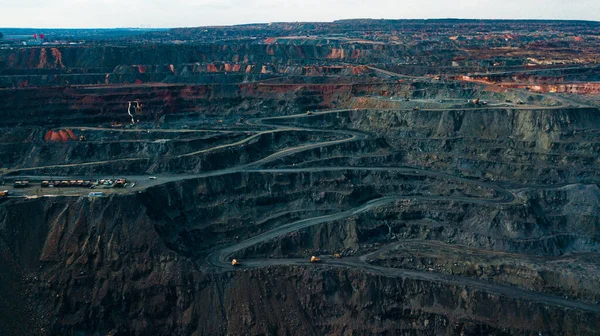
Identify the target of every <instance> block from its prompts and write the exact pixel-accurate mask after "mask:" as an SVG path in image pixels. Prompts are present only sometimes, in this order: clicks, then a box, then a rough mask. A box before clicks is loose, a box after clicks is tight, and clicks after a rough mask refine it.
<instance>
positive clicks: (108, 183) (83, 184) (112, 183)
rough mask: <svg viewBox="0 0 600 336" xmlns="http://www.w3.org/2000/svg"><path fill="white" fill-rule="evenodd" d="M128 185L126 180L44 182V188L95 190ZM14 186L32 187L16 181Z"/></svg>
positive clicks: (24, 182)
mask: <svg viewBox="0 0 600 336" xmlns="http://www.w3.org/2000/svg"><path fill="white" fill-rule="evenodd" d="M126 185H127V180H125V179H116V180H112V179H103V180H95V181H91V180H52V181H42V183H41V186H42V188H68V187H79V188H95V187H97V186H104V187H108V188H111V187H112V188H124V187H125V186H126ZM13 186H14V187H15V188H28V187H29V186H30V183H29V181H27V180H20V181H15V182H14V184H13Z"/></svg>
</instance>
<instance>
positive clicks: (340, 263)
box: [14, 107, 600, 314]
mask: <svg viewBox="0 0 600 336" xmlns="http://www.w3.org/2000/svg"><path fill="white" fill-rule="evenodd" d="M563 108H564V107H563ZM486 109H487V108H486ZM517 109H519V108H517ZM528 109H531V107H529V108H528ZM543 109H552V108H543ZM348 111H354V110H349V109H340V110H331V111H324V112H318V113H314V116H318V115H322V114H326V113H341V112H348ZM432 111H436V110H432ZM444 111H447V109H446V110H444ZM311 117H313V116H311V115H291V116H280V117H268V118H258V119H253V120H249V121H248V124H249V125H252V126H259V127H265V128H270V129H269V130H264V131H260V132H256V133H254V134H252V135H250V136H249V137H247V138H244V139H242V140H240V141H236V142H233V143H230V144H225V145H219V146H216V147H213V148H210V149H205V150H201V151H196V152H193V153H187V154H182V155H181V156H182V157H183V156H193V155H200V154H204V153H207V152H210V151H215V150H221V149H226V148H230V147H235V146H239V145H242V144H244V143H247V142H249V141H251V140H253V139H256V138H257V137H259V136H261V135H262V134H269V133H275V132H286V131H302V132H304V131H307V132H321V133H323V132H327V133H330V134H335V135H339V136H341V137H342V138H341V139H339V140H332V141H326V142H319V143H310V144H304V145H299V146H296V147H291V148H286V149H283V150H280V151H278V152H275V153H273V154H270V155H268V156H267V157H264V158H262V159H259V160H257V161H255V162H251V163H248V164H243V165H240V166H237V167H231V168H227V169H222V170H217V171H210V172H205V173H201V174H186V175H168V176H160V178H159V179H158V180H156V181H151V182H150V183H148V184H147V185H146V188H147V187H150V186H152V185H156V184H162V183H168V182H173V181H180V180H187V179H197V178H205V177H210V176H221V175H226V174H233V173H258V174H277V173H288V174H289V173H303V172H323V171H349V170H353V171H385V172H397V173H402V174H406V175H413V176H426V177H431V178H436V179H441V180H453V181H457V182H461V183H465V184H469V185H472V186H475V187H482V188H487V189H489V190H492V191H493V192H494V197H490V198H477V197H457V196H435V195H431V196H429V195H426V196H423V195H420V196H407V195H397V196H386V197H381V198H377V199H372V200H370V201H368V202H366V203H364V204H362V205H360V206H357V207H355V208H353V209H349V210H346V211H341V212H338V213H333V214H329V215H325V216H319V217H312V218H306V219H302V220H298V221H294V222H291V223H288V224H285V225H281V226H278V227H275V228H273V229H271V230H269V231H266V232H264V233H261V234H259V235H256V236H253V237H251V238H249V239H246V240H244V241H241V242H239V243H237V244H235V245H231V246H225V247H222V248H220V249H217V250H215V251H213V252H212V253H211V254H210V255H209V256H208V257H207V259H206V263H207V264H208V266H209V267H210V268H211V269H212V270H214V271H234V267H233V266H231V263H230V262H231V258H232V257H234V256H235V254H236V253H239V252H241V251H242V250H244V249H247V248H249V247H252V246H254V245H257V244H260V243H263V242H266V241H269V240H272V239H276V238H277V237H280V236H282V235H285V234H288V233H291V232H295V231H298V230H301V229H305V228H308V227H311V226H315V225H319V224H325V223H330V222H334V221H338V220H343V219H346V218H349V217H352V216H355V215H358V214H360V213H363V212H367V211H370V210H371V209H374V208H377V207H385V206H393V205H394V203H395V202H397V201H400V200H404V199H412V200H419V201H424V202H427V201H451V202H466V203H476V204H514V203H515V202H518V199H517V198H516V197H515V195H513V193H511V192H510V191H508V190H506V189H504V188H502V187H500V186H498V185H496V184H493V183H487V182H482V181H475V180H470V179H466V178H461V177H457V176H452V175H449V174H445V173H441V172H435V171H428V170H425V169H421V168H415V167H393V168H389V167H385V168H384V167H350V166H349V167H313V168H280V169H265V168H262V167H263V166H264V165H265V164H267V163H270V162H273V161H275V160H278V159H281V158H284V157H288V156H290V155H294V154H297V153H300V152H304V151H307V150H310V149H313V148H323V147H327V146H333V145H337V144H342V143H348V142H353V141H360V140H365V139H367V138H369V135H368V134H365V133H362V132H357V131H349V130H329V129H328V130H324V129H314V128H307V127H297V126H287V125H280V124H277V123H275V121H279V120H289V119H297V118H311ZM86 129H90V130H91V129H94V128H86ZM173 131H176V130H173ZM129 160H149V159H140V158H132V159H117V160H108V161H98V162H87V163H77V164H66V165H54V166H46V167H34V168H25V169H15V170H14V171H19V172H21V171H32V170H40V169H44V168H60V167H74V166H83V165H97V164H105V163H113V162H120V161H129ZM142 178H143V177H142ZM390 248H391V244H390V245H388V246H386V247H384V248H383V249H381V250H379V251H376V252H374V253H382V252H383V251H385V250H388V249H390ZM370 255H372V253H371V254H369V255H364V256H361V257H351V258H345V259H334V258H325V259H324V260H323V263H322V264H321V265H319V266H314V265H310V266H314V267H341V268H352V269H357V270H361V271H364V272H368V273H372V274H377V275H380V276H385V277H402V278H412V279H418V280H422V281H433V282H443V283H446V284H449V285H456V286H464V287H467V288H472V289H475V290H481V291H483V292H486V293H495V294H498V295H504V296H507V297H511V298H515V299H521V300H533V301H537V302H541V303H544V304H548V305H557V306H562V307H567V308H572V309H578V310H583V311H588V312H593V313H599V314H600V306H598V305H592V304H587V303H583V302H578V301H573V300H568V299H563V298H560V297H556V296H552V295H547V294H543V293H539V292H533V291H529V290H525V289H520V288H517V287H513V286H507V285H500V284H495V283H491V282H487V281H483V280H478V279H474V278H467V277H461V276H451V275H444V274H440V273H435V272H423V271H417V270H408V269H398V268H385V267H380V266H375V265H371V264H369V258H368V256H370ZM277 265H307V266H309V265H308V260H305V259H255V260H244V263H243V265H242V266H241V268H242V269H244V268H253V267H267V266H277Z"/></svg>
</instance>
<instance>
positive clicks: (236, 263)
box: [231, 259, 240, 266]
mask: <svg viewBox="0 0 600 336" xmlns="http://www.w3.org/2000/svg"><path fill="white" fill-rule="evenodd" d="M239 265H240V262H239V261H238V260H237V259H233V260H232V261H231V266H239Z"/></svg>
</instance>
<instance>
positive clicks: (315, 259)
mask: <svg viewBox="0 0 600 336" xmlns="http://www.w3.org/2000/svg"><path fill="white" fill-rule="evenodd" d="M320 261H321V258H319V257H315V256H312V257H310V262H311V263H318V262H320Z"/></svg>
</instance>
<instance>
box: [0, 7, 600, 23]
mask: <svg viewBox="0 0 600 336" xmlns="http://www.w3.org/2000/svg"><path fill="white" fill-rule="evenodd" d="M351 18H375V19H380V18H385V19H413V18H422V19H424V18H474V19H578V20H594V21H600V0H93V1H92V0H54V1H53V0H43V1H40V0H0V27H44V28H114V27H141V26H145V27H147V26H148V25H150V26H151V27H152V28H168V27H198V26H213V25H232V24H243V23H268V22H275V21H279V22H281V21H333V20H338V19H351Z"/></svg>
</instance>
